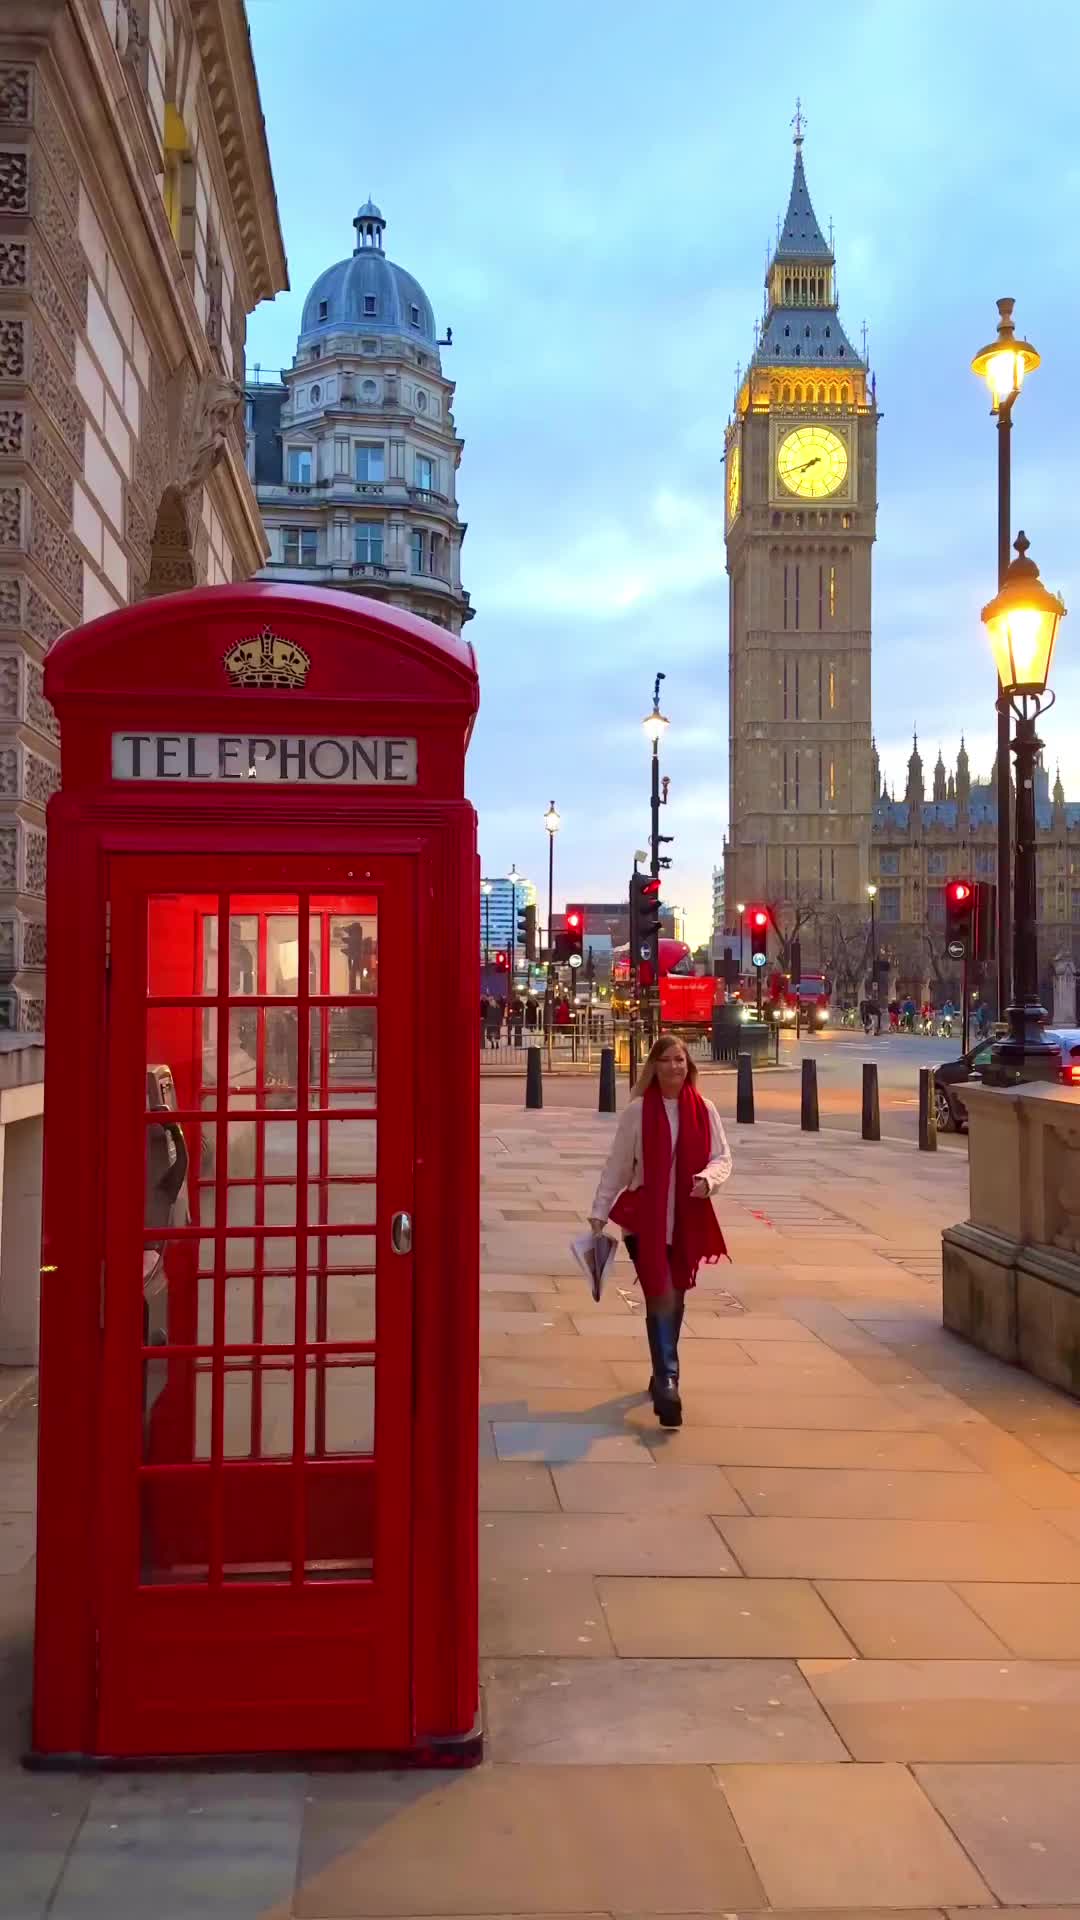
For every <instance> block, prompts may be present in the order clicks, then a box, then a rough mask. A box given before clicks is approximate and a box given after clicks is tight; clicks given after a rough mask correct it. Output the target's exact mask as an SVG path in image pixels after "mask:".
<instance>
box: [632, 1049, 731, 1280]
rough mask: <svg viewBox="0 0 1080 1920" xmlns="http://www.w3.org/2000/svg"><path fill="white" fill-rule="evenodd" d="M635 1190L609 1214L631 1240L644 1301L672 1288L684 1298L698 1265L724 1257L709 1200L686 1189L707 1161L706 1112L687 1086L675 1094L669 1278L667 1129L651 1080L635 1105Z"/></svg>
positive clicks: (657, 1091) (659, 1095) (709, 1155)
mask: <svg viewBox="0 0 1080 1920" xmlns="http://www.w3.org/2000/svg"><path fill="white" fill-rule="evenodd" d="M641 1158H642V1172H643V1176H644V1177H643V1180H642V1184H641V1186H640V1187H633V1188H631V1187H625V1188H624V1189H623V1191H622V1193H620V1195H619V1197H618V1199H617V1200H616V1202H615V1205H614V1206H613V1207H612V1209H611V1218H612V1219H613V1220H614V1221H616V1222H617V1224H618V1225H619V1226H620V1227H623V1228H624V1229H625V1230H626V1232H627V1233H632V1234H634V1235H636V1237H637V1251H636V1255H635V1265H636V1267H637V1270H638V1277H639V1279H640V1281H641V1286H642V1291H643V1293H644V1294H645V1297H646V1299H647V1300H648V1299H651V1298H653V1297H655V1296H657V1295H659V1294H663V1293H666V1292H667V1290H668V1286H669V1285H671V1286H674V1287H676V1288H677V1289H678V1291H679V1292H680V1293H685V1291H686V1289H687V1288H688V1287H692V1286H693V1285H694V1282H695V1278H696V1275H697V1270H698V1268H699V1266H700V1265H701V1263H702V1261H705V1262H707V1263H709V1264H711V1263H712V1262H714V1261H716V1260H719V1259H720V1258H721V1256H722V1255H724V1254H726V1253H727V1246H726V1245H725V1242H724V1236H723V1234H722V1233H721V1231H720V1225H719V1222H718V1220H717V1218H716V1215H715V1213H714V1212H713V1205H712V1200H711V1199H695V1197H694V1195H693V1194H692V1193H691V1191H690V1189H691V1187H692V1186H693V1184H694V1179H695V1177H696V1175H697V1174H699V1173H700V1172H701V1171H702V1168H703V1167H707V1166H708V1164H709V1161H710V1160H711V1158H712V1136H711V1129H710V1126H709V1109H708V1107H707V1106H706V1105H705V1102H704V1100H703V1099H702V1097H701V1095H700V1093H698V1091H697V1089H696V1087H692V1086H690V1084H689V1083H688V1082H687V1083H685V1084H684V1086H683V1090H682V1092H681V1093H680V1095H679V1138H678V1142H677V1145H676V1149H675V1229H674V1233H673V1234H672V1240H671V1256H670V1260H671V1278H670V1282H669V1279H668V1250H667V1202H668V1185H669V1181H670V1177H671V1127H670V1125H669V1124H668V1117H667V1113H666V1111H665V1108H664V1098H663V1095H662V1093H661V1092H660V1088H659V1086H658V1085H657V1082H656V1081H655V1080H654V1081H653V1083H652V1085H651V1087H650V1088H649V1090H648V1092H647V1093H646V1095H645V1097H644V1099H643V1101H642V1103H641Z"/></svg>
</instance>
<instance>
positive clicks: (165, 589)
mask: <svg viewBox="0 0 1080 1920" xmlns="http://www.w3.org/2000/svg"><path fill="white" fill-rule="evenodd" d="M197 584H198V581H197V579H196V573H195V557H194V550H193V544H192V537H191V527H190V524H189V508H188V505H187V503H186V501H185V500H184V498H183V496H182V494H181V492H180V489H179V488H178V487H166V489H165V492H164V494H163V495H162V499H161V505H160V507H159V508H158V516H157V521H156V523H155V526H154V534H153V540H152V543H151V548H150V573H149V577H148V579H147V583H146V594H147V597H148V598H152V597H153V596H154V595H156V594H159V593H180V592H183V591H184V589H185V588H187V587H194V586H196V585H197Z"/></svg>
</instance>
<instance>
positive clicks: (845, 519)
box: [840, 513, 851, 527]
mask: <svg viewBox="0 0 1080 1920" xmlns="http://www.w3.org/2000/svg"><path fill="white" fill-rule="evenodd" d="M840 525H841V526H842V527H850V525H851V515H850V513H842V514H841V515H840Z"/></svg>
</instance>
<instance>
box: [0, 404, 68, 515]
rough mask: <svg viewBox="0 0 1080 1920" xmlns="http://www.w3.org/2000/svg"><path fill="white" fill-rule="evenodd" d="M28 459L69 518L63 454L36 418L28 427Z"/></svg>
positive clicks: (66, 470)
mask: <svg viewBox="0 0 1080 1920" xmlns="http://www.w3.org/2000/svg"><path fill="white" fill-rule="evenodd" d="M2 419H3V415H2V414H0V421H2ZM30 460H31V464H32V466H33V469H34V472H35V473H36V474H38V475H40V477H41V479H42V480H44V482H45V485H46V486H47V487H48V488H49V490H50V492H52V493H54V494H55V495H56V498H57V499H58V500H59V502H60V504H61V506H62V507H63V509H64V514H65V516H66V518H67V519H68V520H70V519H71V510H72V476H71V474H70V473H69V472H68V469H67V467H66V465H65V464H64V458H63V455H62V454H61V453H60V451H59V449H58V448H57V447H56V446H55V445H54V444H53V442H52V440H50V438H49V436H48V434H47V433H46V432H45V429H44V427H42V426H40V425H39V424H38V422H37V421H36V420H34V421H33V422H32V423H31V427H30Z"/></svg>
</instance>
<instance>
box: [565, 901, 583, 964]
mask: <svg viewBox="0 0 1080 1920" xmlns="http://www.w3.org/2000/svg"><path fill="white" fill-rule="evenodd" d="M563 925H564V926H565V928H566V941H565V945H566V954H565V958H566V959H567V960H570V961H572V960H573V957H574V955H575V954H577V955H578V956H579V957H580V955H581V947H582V941H583V938H584V934H585V909H584V907H567V909H566V913H565V916H564V919H563Z"/></svg>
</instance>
